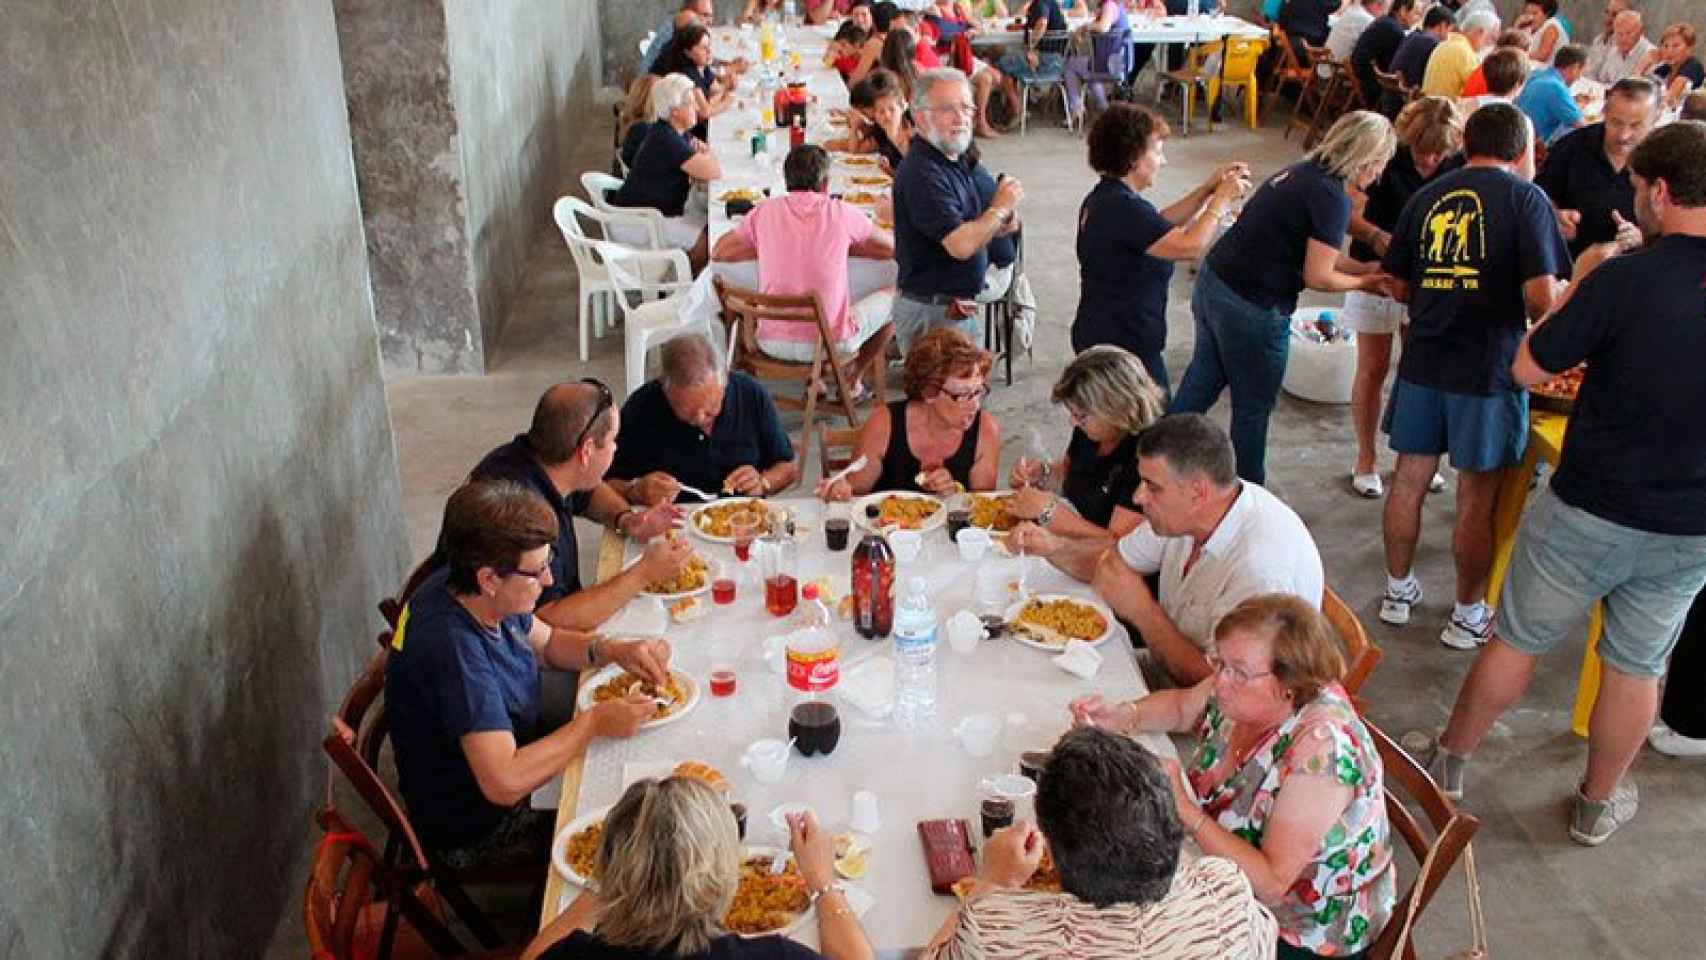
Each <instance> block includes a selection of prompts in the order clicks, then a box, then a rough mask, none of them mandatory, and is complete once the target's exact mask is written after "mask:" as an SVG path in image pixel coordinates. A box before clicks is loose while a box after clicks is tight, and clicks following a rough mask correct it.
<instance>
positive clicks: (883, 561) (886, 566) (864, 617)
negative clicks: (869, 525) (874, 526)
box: [852, 530, 894, 640]
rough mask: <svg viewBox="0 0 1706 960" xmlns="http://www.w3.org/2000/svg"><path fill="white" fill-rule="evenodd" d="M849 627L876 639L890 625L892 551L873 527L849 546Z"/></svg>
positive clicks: (892, 610)
mask: <svg viewBox="0 0 1706 960" xmlns="http://www.w3.org/2000/svg"><path fill="white" fill-rule="evenodd" d="M852 579H853V629H854V630H857V631H858V632H859V636H861V637H864V638H865V639H867V640H880V639H883V638H885V637H887V636H888V635H889V631H890V630H891V629H893V628H894V551H893V550H892V549H890V547H889V543H888V541H887V540H885V539H883V536H882V534H880V533H878V532H876V531H875V530H873V531H871V532H869V533H867V534H865V537H864V539H862V540H860V541H859V545H858V546H857V547H855V548H854V549H853V578H852Z"/></svg>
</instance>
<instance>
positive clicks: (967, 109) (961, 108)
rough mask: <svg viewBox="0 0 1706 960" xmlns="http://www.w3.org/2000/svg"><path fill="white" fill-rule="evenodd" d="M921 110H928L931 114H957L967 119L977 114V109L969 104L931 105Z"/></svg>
mask: <svg viewBox="0 0 1706 960" xmlns="http://www.w3.org/2000/svg"><path fill="white" fill-rule="evenodd" d="M922 109H925V110H929V111H930V112H931V113H957V114H960V115H961V116H967V117H970V116H973V115H975V114H976V113H977V108H976V107H974V106H972V105H971V104H969V103H949V104H940V103H932V104H930V105H928V106H926V107H923V108H922Z"/></svg>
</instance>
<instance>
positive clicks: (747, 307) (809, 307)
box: [713, 277, 859, 470]
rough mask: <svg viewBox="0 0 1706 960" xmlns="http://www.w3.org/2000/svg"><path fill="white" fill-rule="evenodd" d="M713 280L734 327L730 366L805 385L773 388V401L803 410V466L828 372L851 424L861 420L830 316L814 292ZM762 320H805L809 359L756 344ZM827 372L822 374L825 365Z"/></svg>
mask: <svg viewBox="0 0 1706 960" xmlns="http://www.w3.org/2000/svg"><path fill="white" fill-rule="evenodd" d="M713 284H714V286H715V287H716V290H717V300H718V301H719V302H720V303H721V304H722V306H723V319H724V320H725V322H727V323H730V324H733V325H734V327H735V349H734V356H733V357H732V358H731V360H730V366H732V367H734V368H735V369H737V370H741V371H743V372H745V373H748V374H751V375H752V376H754V377H756V378H758V379H760V380H786V381H791V382H797V383H801V384H803V385H804V389H803V392H802V394H801V395H800V396H798V397H793V396H786V395H783V394H776V396H775V399H776V405H777V406H779V407H786V408H788V409H790V410H804V411H805V422H804V423H803V424H802V425H801V428H800V451H799V454H798V456H799V464H800V467H801V468H802V470H803V469H804V467H805V465H806V463H807V462H809V460H810V452H811V442H812V431H813V430H814V429H815V423H814V421H815V419H816V416H817V403H818V396H819V394H820V393H821V392H822V388H823V387H825V386H826V385H827V381H828V379H829V378H833V379H834V382H835V388H836V392H837V393H838V394H839V395H840V396H839V397H838V399H839V401H840V404H839V405H840V407H841V413H842V415H843V416H845V417H846V418H847V422H848V424H849V425H850V426H852V427H855V428H857V427H858V426H859V414H858V412H857V411H855V410H854V409H853V400H852V397H853V393H852V386H853V385H852V383H850V382H849V381H848V377H847V376H846V373H845V371H844V370H843V368H842V362H841V361H840V360H839V359H837V358H836V356H835V338H834V336H833V335H832V334H831V333H830V331H829V320H828V318H827V317H825V316H824V313H823V301H821V300H819V299H818V296H817V294H816V293H815V292H814V293H808V294H800V295H785V294H773V293H760V292H759V291H757V290H750V289H747V288H745V287H737V286H733V285H731V284H728V283H725V282H724V281H723V278H722V277H716V278H715V279H714V280H713ZM761 323H771V324H777V323H780V324H792V325H808V326H810V327H813V328H815V329H816V332H817V342H816V343H815V344H813V346H812V359H811V362H809V363H799V362H795V361H792V360H778V359H776V358H775V357H771V356H767V355H766V354H765V353H764V351H762V350H760V349H759V348H758V328H759V325H760V324H761ZM826 368H827V372H828V374H829V378H826V377H825V370H826Z"/></svg>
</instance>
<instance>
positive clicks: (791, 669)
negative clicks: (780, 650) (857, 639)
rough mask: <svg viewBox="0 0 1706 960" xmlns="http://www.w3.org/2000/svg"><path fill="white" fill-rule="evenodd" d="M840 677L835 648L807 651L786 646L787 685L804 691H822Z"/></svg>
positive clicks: (838, 660) (838, 661)
mask: <svg viewBox="0 0 1706 960" xmlns="http://www.w3.org/2000/svg"><path fill="white" fill-rule="evenodd" d="M840 679H841V661H840V659H839V658H838V657H837V656H836V650H835V649H834V648H831V649H829V650H818V651H812V652H807V651H804V650H795V649H794V648H792V647H789V648H788V686H790V687H793V688H794V689H795V690H799V691H802V692H805V693H822V692H823V691H825V690H828V689H829V688H830V687H833V686H835V683H836V681H838V680H840Z"/></svg>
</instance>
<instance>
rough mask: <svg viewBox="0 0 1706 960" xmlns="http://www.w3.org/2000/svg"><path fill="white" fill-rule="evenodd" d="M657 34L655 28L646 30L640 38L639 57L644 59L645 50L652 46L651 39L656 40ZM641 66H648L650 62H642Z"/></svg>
mask: <svg viewBox="0 0 1706 960" xmlns="http://www.w3.org/2000/svg"><path fill="white" fill-rule="evenodd" d="M657 36H658V32H657V31H656V30H647V31H646V35H645V36H643V37H641V38H640V59H642V60H644V59H645V57H646V51H647V50H650V49H651V48H652V41H653V40H656V39H657ZM642 66H647V67H649V66H651V64H649V63H647V64H642Z"/></svg>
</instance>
